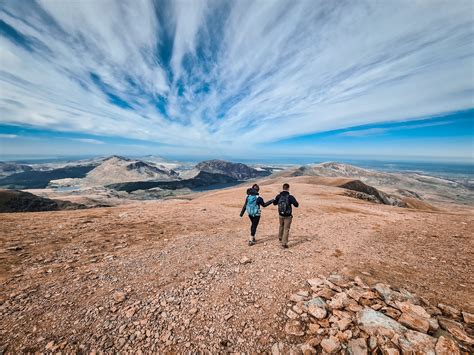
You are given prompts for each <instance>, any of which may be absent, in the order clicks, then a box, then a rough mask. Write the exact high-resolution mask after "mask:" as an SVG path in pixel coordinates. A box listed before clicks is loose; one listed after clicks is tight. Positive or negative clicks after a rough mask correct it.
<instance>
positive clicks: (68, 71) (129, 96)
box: [0, 0, 474, 151]
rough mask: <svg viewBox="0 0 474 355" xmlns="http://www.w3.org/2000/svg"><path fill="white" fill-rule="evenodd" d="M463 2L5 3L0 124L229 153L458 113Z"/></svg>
mask: <svg viewBox="0 0 474 355" xmlns="http://www.w3.org/2000/svg"><path fill="white" fill-rule="evenodd" d="M473 10H474V9H473V3H472V2H471V1H467V0H459V1H456V2H454V3H448V2H446V1H426V2H409V1H400V2H392V1H382V2H373V1H358V2H346V1H338V2H329V1H303V0H301V1H233V2H222V1H211V0H209V1H207V0H198V1H193V2H188V1H179V0H178V1H146V0H139V1H112V0H102V1H95V2H92V1H82V2H81V1H72V0H65V1H52V0H41V1H13V0H6V1H4V2H2V4H1V5H0V47H1V48H2V53H1V64H2V65H1V69H0V90H1V97H2V100H1V101H0V122H2V123H4V124H14V125H24V126H33V127H39V128H45V129H51V130H57V131H64V132H77V133H84V134H94V135H101V136H117V137H124V138H131V139H140V140H147V141H155V142H161V143H165V144H171V145H176V146H180V147H184V149H195V148H197V147H199V148H203V147H204V148H205V147H210V149H216V150H222V151H233V150H238V149H239V147H240V146H241V145H242V142H245V144H246V145H250V146H252V145H258V144H264V143H266V142H273V141H278V140H280V139H286V138H289V137H294V136H299V135H305V134H309V133H315V132H324V131H328V130H335V129H345V128H348V127H354V126H358V125H367V124H376V123H383V122H392V121H404V120H411V119H418V118H422V117H423V118H424V117H430V116H435V115H439V114H441V113H446V112H452V111H457V110H465V109H468V108H471V107H473V93H474V87H473V86H474V85H473V82H474V80H473V76H474V73H473V58H474V47H473V46H472V38H473V35H474V33H473V32H474V31H473V28H474V21H473V17H472V11H473ZM355 134H357V133H355ZM89 143H92V142H89ZM186 147H188V148H186Z"/></svg>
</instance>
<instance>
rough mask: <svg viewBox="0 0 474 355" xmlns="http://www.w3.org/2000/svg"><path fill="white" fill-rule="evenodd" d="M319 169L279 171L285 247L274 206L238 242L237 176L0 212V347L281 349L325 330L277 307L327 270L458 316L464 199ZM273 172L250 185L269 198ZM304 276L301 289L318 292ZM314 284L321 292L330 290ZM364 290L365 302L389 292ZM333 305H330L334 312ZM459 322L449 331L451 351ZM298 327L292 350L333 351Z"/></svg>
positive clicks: (473, 300)
mask: <svg viewBox="0 0 474 355" xmlns="http://www.w3.org/2000/svg"><path fill="white" fill-rule="evenodd" d="M325 179H326V180H325V181H322V180H321V179H319V180H318V178H315V177H292V178H286V179H285V181H289V183H290V184H291V192H292V194H294V195H295V196H296V198H297V199H298V200H299V202H300V208H298V209H295V210H294V215H295V217H294V220H293V225H292V229H291V234H290V243H289V249H287V250H284V249H282V248H281V247H280V246H279V244H278V239H277V229H278V215H277V211H276V207H275V206H270V207H267V208H266V209H265V210H263V213H262V220H261V223H260V226H259V229H258V232H257V241H258V243H257V244H256V245H255V246H252V247H249V246H248V245H247V240H248V235H249V225H250V223H249V221H248V218H247V217H246V216H244V218H243V219H240V218H239V212H240V208H241V207H242V204H243V201H244V198H245V189H246V188H247V185H245V186H239V187H236V188H231V189H224V190H219V191H213V192H208V193H202V194H197V195H188V196H185V197H182V198H181V199H170V200H160V201H141V202H137V203H132V204H126V205H123V206H118V207H110V208H95V209H87V210H74V211H57V212H39V213H9V214H7V213H5V214H0V228H1V230H0V231H1V234H0V235H1V236H0V258H1V263H0V283H1V284H0V353H2V352H7V353H18V352H35V351H41V352H44V351H52V352H55V351H63V352H73V351H76V352H77V351H79V352H81V351H82V352H93V351H106V352H116V351H119V350H121V351H125V352H129V351H132V350H133V351H142V352H145V353H146V352H151V351H154V352H158V351H159V352H185V351H191V352H196V351H198V350H201V351H209V352H212V353H218V352H236V351H240V352H265V351H273V353H279V352H281V353H285V352H287V351H288V349H289V348H288V347H291V346H294V345H298V344H301V343H302V342H304V341H307V340H308V339H309V338H308V337H310V334H318V336H320V337H325V336H326V335H327V333H325V332H326V331H325V330H324V331H319V332H318V330H317V329H316V328H320V327H322V328H324V326H325V325H321V324H320V325H317V327H316V326H310V325H305V327H307V329H308V330H307V331H305V329H306V328H303V330H300V329H299V328H298V327H300V326H301V324H302V323H299V322H300V321H299V320H295V319H294V318H298V317H299V316H298V314H295V312H293V313H289V311H288V307H293V308H292V309H295V307H296V306H297V305H298V304H296V305H295V303H294V302H293V301H295V302H296V301H302V300H305V299H307V298H308V295H309V294H310V293H309V292H310V291H308V290H306V291H304V290H302V289H303V288H304V287H307V286H305V285H306V284H307V280H308V279H310V280H314V279H315V278H318V277H319V278H320V279H321V280H326V281H327V280H331V278H328V279H325V278H324V277H329V275H331V274H334V273H336V274H338V275H342V276H343V277H345V278H348V279H349V280H354V278H355V280H356V281H357V282H358V283H359V285H363V284H364V283H365V284H368V285H370V286H373V285H375V284H377V283H384V284H389V285H391V286H392V288H393V289H399V288H403V289H405V290H407V291H409V292H410V293H412V294H416V295H418V296H422V298H423V300H424V302H425V303H426V304H428V303H430V304H432V305H438V303H443V304H447V305H451V306H453V307H455V308H456V309H458V310H462V311H464V312H465V321H466V319H468V318H469V317H470V314H471V316H472V313H473V312H474V293H473V285H474V268H473V265H472V260H474V243H473V238H474V233H473V231H474V214H473V209H472V207H469V206H457V205H454V204H448V203H446V204H437V205H436V206H435V207H430V206H429V205H428V204H427V203H425V202H423V203H421V202H420V203H419V204H418V205H417V204H416V203H413V205H412V207H416V208H400V207H394V206H388V205H381V204H375V203H371V202H368V201H363V200H359V199H355V198H352V197H349V196H347V195H346V194H345V190H343V189H341V188H338V187H335V185H338V184H339V182H337V183H335V182H334V180H331V178H325ZM281 182H282V180H281V179H272V180H268V181H267V182H266V183H265V182H263V183H262V184H261V196H263V197H264V198H265V199H270V198H273V197H274V196H275V195H276V194H277V193H278V192H279V189H280V186H281ZM322 183H324V184H323V185H322ZM330 185H333V186H330ZM320 275H321V276H320ZM323 276H324V277H323ZM333 281H334V280H333ZM318 282H319V281H318ZM318 282H316V284H310V285H311V286H313V287H312V288H311V289H312V290H313V291H314V292H316V291H318V292H322V291H321V290H320V289H319V288H318V287H319V286H318V285H319V284H318ZM353 283H354V282H353ZM326 284H327V285H330V286H331V285H332V286H331V287H332V291H330V292H333V293H332V294H331V296H332V295H333V294H334V292H336V293H337V292H338V289H337V286H334V282H333V283H331V282H326ZM336 284H337V282H336ZM333 286H334V287H333ZM314 287H316V289H317V290H315V289H314ZM334 290H335V291H334ZM368 290H371V291H370V292H376V291H375V290H374V289H368ZM339 291H341V290H339ZM297 292H299V294H300V296H298V297H301V299H295V297H294V294H295V293H297ZM324 292H329V291H324ZM341 292H342V291H341ZM379 293H380V291H379ZM292 295H293V296H292ZM377 295H378V294H377ZM326 296H327V295H326ZM292 297H293V298H292ZM298 297H297V298H298ZM327 297H328V296H327ZM338 297H339V296H338ZM351 297H352V296H351ZM374 297H375V296H374ZM377 297H378V298H377V299H378V301H377V302H379V303H377V304H379V305H380V307H378V306H377V305H371V307H372V309H374V310H375V309H380V308H381V307H389V305H391V304H392V303H390V302H389V301H388V300H387V299H384V301H381V298H380V297H381V296H377ZM353 298H354V297H353ZM367 298H368V299H370V297H368V296H367ZM289 300H292V301H291V302H290V301H289ZM332 302H333V303H334V302H335V301H334V300H333V301H332ZM341 302H342V301H341ZM384 302H385V303H384ZM359 303H360V302H359ZM363 305H364V306H365V305H366V304H363ZM352 306H353V307H355V305H352ZM394 307H398V310H397V312H399V313H401V311H400V309H402V310H403V307H404V306H403V305H398V304H397V305H396V306H394ZM407 307H408V306H407ZM296 309H297V308H296ZM337 309H338V308H337V307H334V308H333V309H332V315H331V317H336V318H335V319H336V320H337V322H339V320H338V319H339V318H340V319H343V318H344V314H342V313H341V314H339V313H337V311H336V310H337ZM297 310H298V309H297ZM312 311H313V312H314V311H315V310H314V307H313V309H312ZM302 312H303V311H302ZM308 312H309V313H310V314H311V315H312V314H313V313H312V312H311V309H310V310H309V311H308ZM393 312H395V311H393ZM443 312H444V310H443ZM297 313H298V312H297ZM346 313H347V314H349V316H348V317H349V318H350V317H351V315H350V312H346ZM448 313H449V312H448ZM303 314H304V315H306V313H303ZM338 315H339V318H337V316H338ZM295 316H296V317H295ZM361 316H362V315H361V314H359V313H358V316H357V317H361ZM301 317H302V318H304V317H306V320H307V319H308V318H307V317H309V316H308V315H306V316H304V317H303V316H301ZM289 318H290V322H296V323H298V324H299V325H297V324H293V323H288V322H289ZM328 318H329V315H328ZM312 319H313V318H312ZM460 319H461V318H460ZM330 320H331V319H330V318H329V320H324V319H323V320H322V321H321V322H323V321H324V322H326V323H327V325H328V326H329V321H330ZM458 320H459V319H458ZM303 321H304V319H303ZM333 321H334V322H336V321H335V320H334V319H333ZM353 321H354V322H355V321H356V320H353ZM359 321H360V320H359ZM459 321H460V322H462V320H459ZM471 321H472V319H471ZM361 322H363V320H362V321H361ZM400 322H402V321H401V320H400ZM446 322H447V321H446ZM303 323H304V322H303ZM349 323H350V322H349ZM406 323H407V322H405V324H406ZM408 323H409V322H408ZM441 323H442V321H441V320H440V324H441ZM315 324H316V323H315ZM331 324H332V322H331ZM466 324H469V323H467V321H466ZM292 325H293V326H294V327H293V328H291V326H292ZM348 327H349V325H347V326H346V327H345V329H346V328H347V329H352V328H348ZM430 327H431V323H430ZM443 327H444V326H443ZM470 327H471V328H469V327H467V328H469V329H465V330H464V331H465V332H467V333H468V334H470V335H466V336H467V337H468V338H467V341H466V342H464V343H462V344H461V342H460V343H459V344H460V346H461V348H462V349H464V351H465V352H468V351H470V350H472V347H471V348H469V347H467V348H466V346H468V345H469V341H471V340H472V331H473V329H472V323H471V325H470ZM444 328H446V327H444ZM444 328H443V329H444ZM295 329H296V330H295ZM430 329H431V328H430ZM430 331H431V330H430ZM352 332H353V333H351V334H353V335H354V337H355V336H356V335H357V334H358V333H359V330H356V329H355V328H353V330H352ZM328 334H329V333H328ZM364 334H368V335H370V331H369V330H366V331H365V333H364ZM368 335H367V336H368ZM351 336H352V335H351ZM357 336H361V335H357ZM469 337H470V338H469ZM310 338H311V337H310ZM362 338H364V337H362ZM311 339H314V338H311ZM311 339H310V340H311ZM440 339H441V338H440ZM447 339H450V338H447ZM465 340H466V339H465ZM311 341H313V343H312V344H311V343H309V345H308V347H307V348H304V349H303V350H305V351H306V353H312V352H313V350H314V351H316V350H315V349H317V350H318V351H321V349H323V350H324V351H333V352H341V351H343V348H341V347H337V346H336V345H337V344H336V345H335V344H333V343H334V341H335V340H334V339H333V337H332V338H327V339H321V338H320V339H319V340H311ZM354 341H358V340H357V339H355V340H354ZM371 341H372V340H371ZM392 341H393V339H392ZM446 341H448V340H446ZM449 341H450V340H449ZM362 342H364V343H365V341H364V340H362ZM368 342H369V341H368ZM369 343H370V342H369ZM318 344H319V345H318ZM466 344H467V345H466ZM353 345H354V344H353ZM356 345H357V344H356ZM471 345H472V344H471ZM313 346H314V347H313ZM310 348H311V349H310ZM285 349H286V350H285ZM466 349H467V350H466ZM469 349H470V350H469ZM361 353H364V352H361ZM386 353H391V354H392V353H396V352H386ZM419 353H420V352H419ZM421 353H423V352H421ZM447 353H449V352H447Z"/></svg>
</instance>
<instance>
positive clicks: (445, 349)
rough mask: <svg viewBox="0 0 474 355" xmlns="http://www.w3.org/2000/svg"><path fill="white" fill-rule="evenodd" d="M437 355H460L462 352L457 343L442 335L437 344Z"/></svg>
mask: <svg viewBox="0 0 474 355" xmlns="http://www.w3.org/2000/svg"><path fill="white" fill-rule="evenodd" d="M435 350H436V355H460V354H461V351H460V350H459V347H458V346H457V344H456V342H455V341H454V340H452V339H450V338H448V337H445V336H443V335H441V336H440V337H439V338H438V341H437V343H436V348H435Z"/></svg>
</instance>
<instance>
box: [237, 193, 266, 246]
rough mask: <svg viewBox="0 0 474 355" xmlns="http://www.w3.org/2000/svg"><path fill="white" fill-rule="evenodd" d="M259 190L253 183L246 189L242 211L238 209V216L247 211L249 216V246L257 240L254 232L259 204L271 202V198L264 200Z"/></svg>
mask: <svg viewBox="0 0 474 355" xmlns="http://www.w3.org/2000/svg"><path fill="white" fill-rule="evenodd" d="M259 190H260V187H259V186H258V185H257V184H254V185H253V186H252V187H251V188H250V189H247V198H246V199H245V203H244V207H242V211H240V217H243V215H244V213H245V212H247V214H248V215H249V218H250V222H251V225H250V239H249V245H250V246H252V245H254V244H255V243H256V242H257V241H256V239H255V234H256V233H257V227H258V223H259V222H260V214H261V212H260V206H262V207H267V206H269V205H271V204H272V203H273V200H270V201H267V202H265V201H264V200H263V198H261V197H260V196H259V195H258V191H259Z"/></svg>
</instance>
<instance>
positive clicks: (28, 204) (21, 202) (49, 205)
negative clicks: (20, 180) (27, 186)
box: [0, 190, 85, 213]
mask: <svg viewBox="0 0 474 355" xmlns="http://www.w3.org/2000/svg"><path fill="white" fill-rule="evenodd" d="M78 208H85V206H84V205H81V204H76V203H72V202H68V201H61V200H51V199H49V198H44V197H40V196H36V195H33V194H31V193H29V192H24V191H19V190H0V213H5V212H40V211H59V210H72V209H78Z"/></svg>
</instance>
